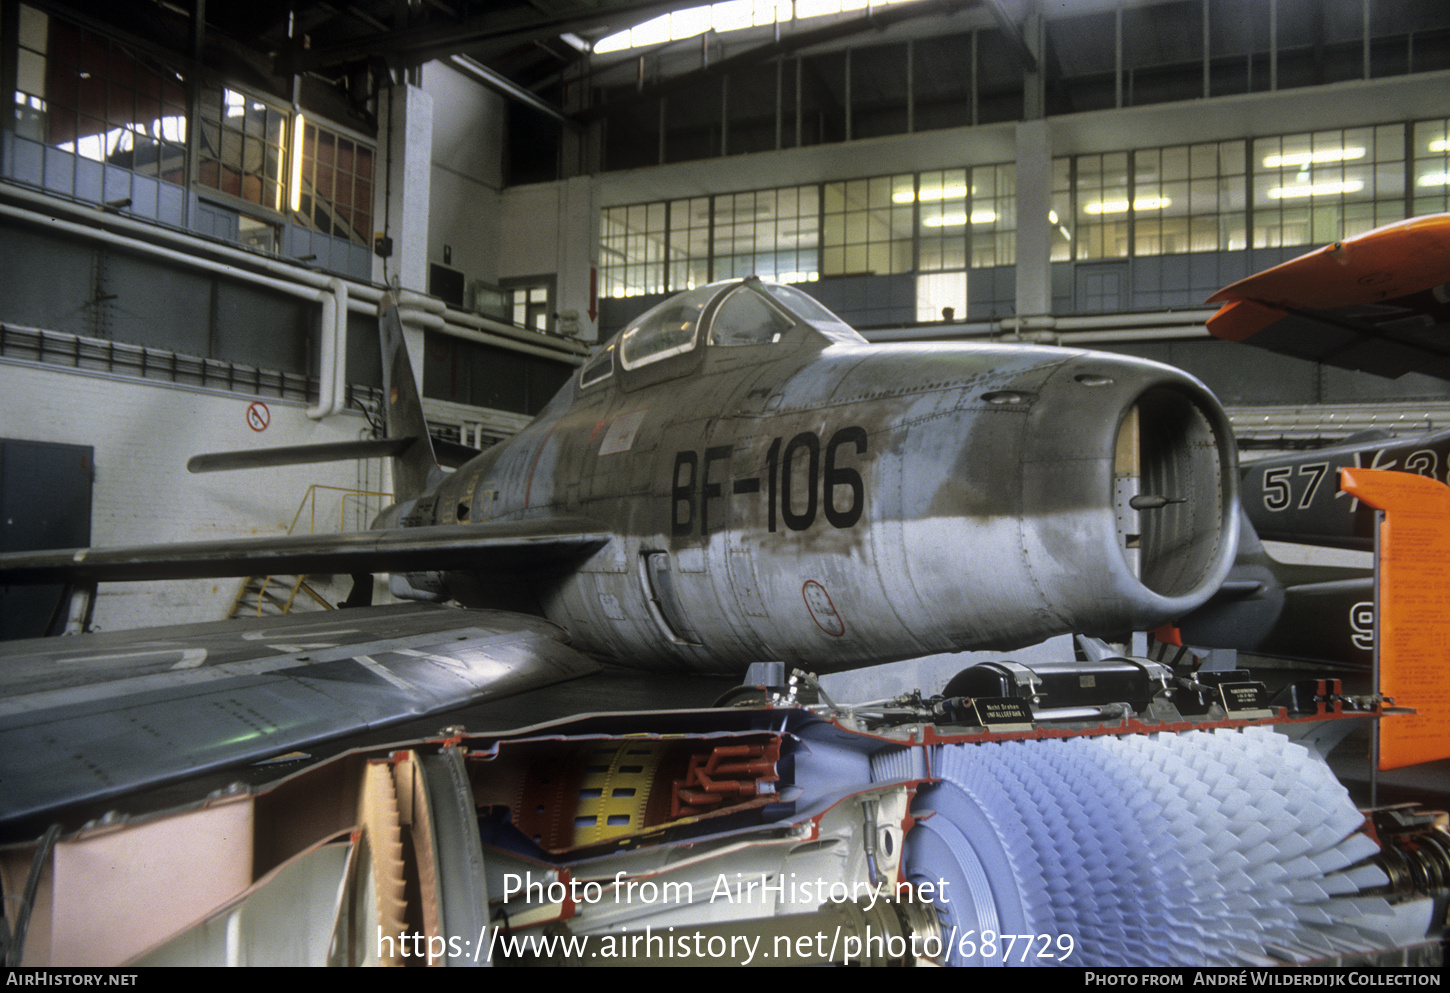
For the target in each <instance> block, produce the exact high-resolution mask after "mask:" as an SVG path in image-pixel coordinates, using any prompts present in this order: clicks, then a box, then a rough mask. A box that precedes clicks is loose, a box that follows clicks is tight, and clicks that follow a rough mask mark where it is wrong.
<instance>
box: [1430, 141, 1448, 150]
mask: <svg viewBox="0 0 1450 993" xmlns="http://www.w3.org/2000/svg"><path fill="white" fill-rule="evenodd" d="M1430 151H1432V152H1450V138H1438V139H1436V140H1435V141H1432V142H1430Z"/></svg>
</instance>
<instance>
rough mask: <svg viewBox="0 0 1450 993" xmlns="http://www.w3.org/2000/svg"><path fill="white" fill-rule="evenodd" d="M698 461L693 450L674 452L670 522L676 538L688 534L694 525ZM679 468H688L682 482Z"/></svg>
mask: <svg viewBox="0 0 1450 993" xmlns="http://www.w3.org/2000/svg"><path fill="white" fill-rule="evenodd" d="M699 462H700V460H699V457H698V456H696V455H695V453H694V452H676V453H675V470H674V473H673V474H672V475H671V477H670V481H671V484H672V485H671V487H670V523H671V525H672V527H671V531H672V533H673V534H674V535H675V537H677V538H678V537H681V536H683V535H687V534H689V533H690V532H691V531H692V530H693V529H694V526H695V477H696V476H697V475H699V474H698V473H697V472H696V471H695V470H696V468H697V467H698V465H699ZM681 469H688V470H689V473H688V475H687V477H686V478H685V480H684V481H683V482H681V481H680V470H681ZM681 504H683V505H684V509H685V515H684V516H683V517H681V516H680V505H681Z"/></svg>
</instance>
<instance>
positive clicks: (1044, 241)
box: [1017, 120, 1052, 317]
mask: <svg viewBox="0 0 1450 993" xmlns="http://www.w3.org/2000/svg"><path fill="white" fill-rule="evenodd" d="M1051 208H1052V134H1051V131H1050V130H1049V128H1048V124H1047V121H1045V120H1036V121H1023V122H1021V123H1020V124H1018V125H1017V316H1018V317H1041V316H1044V315H1047V314H1050V313H1051V312H1052V264H1051V258H1052V226H1051V223H1050V222H1049V221H1048V219H1047V212H1048V211H1049V210H1050V209H1051Z"/></svg>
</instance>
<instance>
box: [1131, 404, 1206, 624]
mask: <svg viewBox="0 0 1450 993" xmlns="http://www.w3.org/2000/svg"><path fill="white" fill-rule="evenodd" d="M1224 480H1225V472H1224V453H1223V451H1222V450H1221V446H1220V444H1219V435H1218V434H1217V432H1216V431H1215V426H1214V424H1213V423H1212V422H1211V421H1210V419H1209V415H1208V413H1207V412H1205V410H1204V409H1203V407H1202V406H1200V404H1199V403H1196V402H1195V401H1194V399H1193V398H1192V397H1191V396H1190V395H1188V394H1186V393H1183V392H1181V391H1179V390H1175V389H1172V388H1170V387H1154V388H1150V389H1148V390H1146V391H1145V392H1144V393H1142V394H1141V395H1140V396H1139V397H1138V398H1137V400H1136V401H1135V402H1134V403H1133V405H1132V406H1131V407H1129V408H1128V411H1127V413H1126V414H1125V415H1124V417H1123V420H1122V422H1121V423H1120V424H1119V426H1118V434H1117V438H1116V442H1115V444H1114V455H1113V507H1114V511H1115V516H1116V519H1117V524H1118V535H1119V539H1120V541H1121V547H1122V549H1123V554H1124V557H1125V558H1126V560H1127V561H1128V564H1129V568H1130V569H1131V570H1132V571H1133V572H1134V573H1135V574H1136V575H1137V577H1138V579H1139V581H1140V582H1142V584H1143V585H1144V586H1146V587H1147V588H1148V589H1149V590H1151V591H1153V592H1154V593H1156V594H1158V595H1159V596H1163V597H1172V598H1181V597H1187V596H1191V595H1193V594H1194V593H1195V591H1198V590H1200V589H1201V588H1202V587H1204V586H1205V584H1206V582H1207V581H1208V580H1209V579H1210V578H1213V577H1214V576H1215V575H1216V574H1215V567H1216V566H1217V565H1218V564H1219V562H1220V560H1221V559H1223V557H1224V555H1223V552H1224V549H1225V547H1226V546H1225V543H1224V537H1223V526H1224V511H1225V506H1226V500H1228V499H1231V494H1229V493H1226V492H1225V487H1224ZM1228 547H1231V546H1228ZM1214 585H1215V586H1216V585H1217V579H1214ZM1210 592H1211V591H1210Z"/></svg>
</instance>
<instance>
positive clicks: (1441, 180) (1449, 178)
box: [1419, 172, 1450, 186]
mask: <svg viewBox="0 0 1450 993" xmlns="http://www.w3.org/2000/svg"><path fill="white" fill-rule="evenodd" d="M1419 185H1420V186H1450V172H1429V173H1426V174H1425V175H1423V176H1421V177H1420V179H1419Z"/></svg>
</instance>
